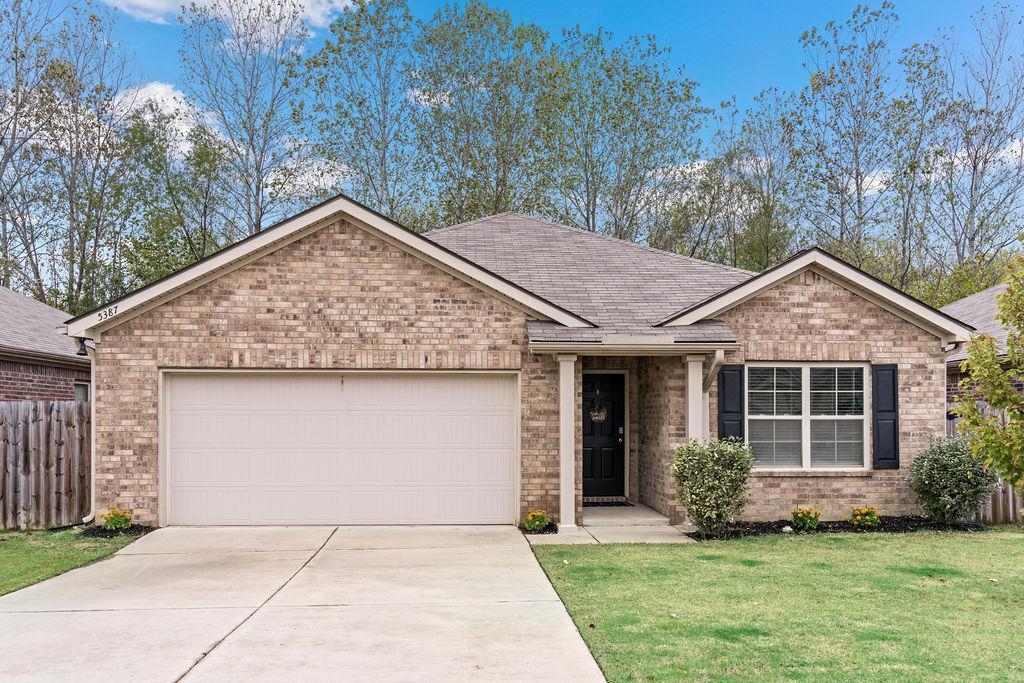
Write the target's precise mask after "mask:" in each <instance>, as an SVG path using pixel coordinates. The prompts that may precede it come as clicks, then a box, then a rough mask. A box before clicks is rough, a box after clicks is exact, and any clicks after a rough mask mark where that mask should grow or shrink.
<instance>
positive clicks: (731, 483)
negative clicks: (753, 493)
mask: <svg viewBox="0 0 1024 683" xmlns="http://www.w3.org/2000/svg"><path fill="white" fill-rule="evenodd" d="M753 466H754V455H753V453H752V452H751V450H750V447H749V446H747V445H746V444H744V443H743V442H741V441H735V440H731V439H729V440H719V439H711V440H709V441H699V440H697V439H693V440H691V441H688V442H687V443H685V444H683V445H682V446H680V447H679V448H677V449H676V454H675V460H674V461H673V463H672V476H673V477H674V478H675V480H676V489H677V495H678V498H679V502H680V503H682V504H683V505H684V506H686V511H687V513H688V515H689V517H690V521H691V522H693V523H694V524H695V525H696V526H697V528H698V529H700V531H701V532H702V533H704V534H705V535H708V536H717V535H718V534H720V533H721V532H722V531H724V530H725V529H726V527H727V526H728V525H729V523H730V522H731V521H732V520H733V518H735V517H736V515H738V514H739V513H740V512H742V511H743V508H744V507H746V505H747V499H748V498H750V491H749V490H748V488H747V480H748V479H750V470H751V468H753Z"/></svg>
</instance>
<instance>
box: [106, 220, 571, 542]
mask: <svg viewBox="0 0 1024 683" xmlns="http://www.w3.org/2000/svg"><path fill="white" fill-rule="evenodd" d="M95 363H96V423H95V424H96V450H97V458H96V488H97V492H96V495H97V507H98V508H99V509H104V508H106V507H107V506H109V505H112V504H118V505H122V506H126V507H129V508H132V509H133V510H134V511H135V513H136V515H137V519H138V521H139V522H141V523H150V524H152V523H155V522H156V521H157V520H158V491H159V488H158V480H157V478H158V463H157V452H158V443H157V415H158V397H159V396H158V395H159V390H158V377H159V369H160V368H250V369H282V368H287V369H315V368H330V369H403V370H405V369H424V370H426V369H434V370H438V369H440V370H447V369H459V370H463V369H487V370H513V371H521V384H522V396H523V400H522V411H521V413H522V421H521V430H520V431H521V440H522V445H521V455H522V467H521V482H522V486H521V504H522V507H523V509H524V510H526V509H533V508H537V507H540V508H544V509H546V510H548V511H549V512H552V513H556V514H557V510H558V412H557V406H558V398H557V397H558V365H557V363H556V362H555V361H554V359H553V358H552V357H550V356H534V355H532V354H530V353H529V352H528V351H527V348H526V317H525V314H524V313H523V312H521V311H520V310H518V309H516V308H513V307H512V306H510V305H508V304H506V303H505V302H503V301H501V300H499V299H497V298H495V297H492V296H490V295H488V294H485V293H483V292H482V291H480V290H479V289H477V288H475V287H473V286H471V285H469V284H466V283H465V282H463V281H462V280H459V279H458V278H455V277H454V276H452V275H449V274H448V273H445V272H444V271H442V270H440V269H438V268H435V267H433V266H431V265H429V264H427V263H426V262H424V261H423V260H421V259H419V258H417V257H415V256H412V255H410V254H408V253H407V252H405V251H403V250H401V249H399V248H397V247H395V246H393V245H391V244H389V243H387V242H385V241H383V240H381V239H379V238H377V237H375V236H373V235H371V234H369V233H368V232H365V231H363V230H361V229H359V228H356V227H354V226H351V225H350V224H348V223H345V222H343V221H340V222H338V223H335V224H333V225H331V226H327V227H325V228H323V229H321V230H319V231H317V232H314V233H312V234H310V235H307V236H305V237H303V238H301V239H299V240H297V241H295V242H293V243H291V244H289V245H286V246H284V247H282V248H281V249H279V250H278V251H276V252H274V253H273V254H270V255H268V256H265V257H263V258H260V259H258V260H256V261H254V262H252V263H250V264H248V265H246V266H243V267H241V268H239V269H237V270H235V271H233V272H231V273H228V274H226V275H224V276H222V277H220V278H218V279H216V280H213V281H211V282H209V283H206V284H204V285H202V286H200V287H198V288H197V289H194V290H192V291H190V292H187V293H185V294H182V295H181V296H179V297H177V298H175V299H172V300H171V301H169V302H166V303H164V304H162V305H160V306H157V307H156V308H153V309H152V310H149V311H147V312H145V313H142V314H141V315H139V316H137V317H135V318H133V319H130V320H128V321H126V322H124V323H122V324H120V325H117V326H115V327H113V328H111V329H109V330H107V331H105V332H104V333H103V337H102V340H101V343H99V344H97V350H96V356H95Z"/></svg>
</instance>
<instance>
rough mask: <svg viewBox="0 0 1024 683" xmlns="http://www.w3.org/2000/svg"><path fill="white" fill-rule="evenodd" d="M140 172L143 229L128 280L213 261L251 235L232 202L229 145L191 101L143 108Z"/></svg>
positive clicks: (129, 256) (134, 126)
mask: <svg viewBox="0 0 1024 683" xmlns="http://www.w3.org/2000/svg"><path fill="white" fill-rule="evenodd" d="M126 135H127V146H128V148H129V150H130V151H131V154H132V157H133V159H134V162H135V168H136V169H137V171H138V172H137V173H136V174H135V179H136V182H137V183H138V184H139V188H138V209H137V210H138V214H139V223H140V226H139V229H138V230H137V231H136V232H135V234H133V235H132V236H131V237H130V239H129V240H128V244H127V249H126V253H125V260H126V267H127V275H128V277H129V279H130V281H131V283H132V284H133V285H136V286H138V285H143V284H147V283H149V282H152V281H153V280H156V279H158V278H160V277H163V276H164V275H167V274H168V273H171V272H173V271H175V270H177V269H179V268H182V267H184V266H186V265H189V264H191V263H194V262H196V261H198V260H199V259H201V258H204V257H206V256H208V255H209V254H211V253H213V252H214V251H216V250H217V249H219V248H221V247H223V246H226V245H228V244H231V243H232V242H234V241H235V240H237V239H238V238H239V237H241V236H242V235H243V234H244V230H243V229H242V228H240V226H238V225H237V224H235V222H234V221H233V220H232V216H231V212H230V211H227V210H226V207H227V205H229V203H230V196H229V191H230V190H229V187H228V186H227V183H226V182H225V179H226V176H228V175H229V170H230V169H229V168H228V163H227V146H226V144H225V143H224V142H223V141H222V140H221V139H220V137H219V136H217V135H216V134H215V133H214V132H213V131H211V130H210V129H209V128H207V127H206V126H205V125H203V124H202V123H201V121H200V117H199V116H198V115H197V112H195V111H194V109H193V108H192V107H191V106H189V103H187V102H179V103H177V104H176V106H175V107H173V108H170V109H168V108H166V107H161V106H159V105H158V104H157V103H155V102H152V101H150V102H146V103H143V104H141V106H139V107H138V108H137V110H136V111H135V112H134V113H133V115H132V118H131V121H130V126H129V128H128V131H127V134H126Z"/></svg>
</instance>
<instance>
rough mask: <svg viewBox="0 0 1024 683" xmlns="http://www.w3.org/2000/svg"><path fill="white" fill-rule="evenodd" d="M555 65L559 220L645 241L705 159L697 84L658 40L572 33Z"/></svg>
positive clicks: (555, 177)
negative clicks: (676, 66) (700, 139)
mask: <svg viewBox="0 0 1024 683" xmlns="http://www.w3.org/2000/svg"><path fill="white" fill-rule="evenodd" d="M555 68H556V69H557V71H556V75H555V77H554V78H553V80H554V82H555V84H556V85H555V87H556V92H557V99H558V101H559V102H560V109H559V120H558V121H557V123H556V125H555V126H554V127H553V129H552V131H553V132H552V134H550V135H549V137H548V142H549V145H550V150H551V155H552V156H553V158H554V160H555V161H554V167H553V169H552V176H553V178H552V180H553V183H554V186H555V188H556V189H555V192H556V196H557V198H558V206H559V213H558V216H559V218H560V219H561V220H564V221H566V222H568V223H570V224H572V225H576V226H578V227H580V228H583V229H585V230H592V231H602V232H607V233H609V234H612V235H615V236H616V237H621V238H624V239H645V238H647V237H648V233H650V232H651V231H652V230H657V229H658V222H659V220H660V219H661V218H663V217H664V211H665V207H666V205H667V204H668V203H670V202H671V201H672V198H673V196H674V195H675V193H676V192H677V191H678V190H679V184H680V182H681V181H683V176H685V175H687V174H688V172H687V171H686V170H685V169H686V168H687V167H688V166H689V165H690V164H691V163H692V162H694V161H695V160H696V157H697V149H698V146H699V144H698V141H697V135H696V132H697V126H698V124H699V114H700V109H699V105H698V102H697V100H696V98H695V97H694V95H693V88H694V83H693V81H691V80H689V79H687V78H685V77H684V76H683V74H682V72H681V71H678V70H676V69H674V68H672V67H671V66H670V65H669V63H668V61H667V51H666V50H663V49H660V48H658V46H657V45H656V44H655V42H654V40H653V38H650V37H648V38H646V39H640V38H630V39H628V40H626V41H625V42H623V43H622V44H618V45H615V44H613V43H612V36H611V34H609V33H607V32H605V31H602V30H598V31H597V32H595V33H584V32H582V31H581V30H580V29H578V28H576V29H572V30H567V31H565V32H564V34H563V37H562V42H561V44H560V45H559V46H558V47H557V51H556V62H555ZM663 227H664V226H663ZM655 239H658V238H657V237H655Z"/></svg>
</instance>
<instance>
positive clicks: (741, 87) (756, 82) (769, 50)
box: [107, 0, 981, 108]
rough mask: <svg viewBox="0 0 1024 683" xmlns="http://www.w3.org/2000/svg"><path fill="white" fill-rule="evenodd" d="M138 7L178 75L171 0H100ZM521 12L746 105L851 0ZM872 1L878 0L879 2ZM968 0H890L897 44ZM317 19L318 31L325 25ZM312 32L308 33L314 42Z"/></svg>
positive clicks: (589, 3) (522, 2) (148, 59)
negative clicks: (636, 41) (608, 35)
mask: <svg viewBox="0 0 1024 683" xmlns="http://www.w3.org/2000/svg"><path fill="white" fill-rule="evenodd" d="M107 2H108V3H109V4H111V5H113V6H115V7H127V8H129V9H130V11H131V12H132V13H133V14H135V15H136V16H138V15H146V16H150V17H162V18H164V20H165V21H166V22H167V23H154V22H153V21H150V20H145V19H139V18H135V17H133V16H132V15H131V14H129V13H126V12H124V11H121V12H119V16H118V20H119V26H118V30H117V37H118V39H119V40H120V41H121V42H122V44H123V45H124V46H125V47H126V48H127V49H128V50H129V52H130V53H131V54H133V55H134V57H135V59H136V63H137V70H138V75H139V77H140V79H141V80H142V81H143V82H149V81H160V82H164V83H170V84H175V85H176V84H178V82H179V80H180V78H179V77H180V73H179V67H178V45H179V40H180V28H179V27H178V25H177V19H176V12H175V11H174V9H173V8H174V7H175V6H176V5H177V4H178V2H176V1H175V0H107ZM313 2H314V4H315V5H316V6H317V7H318V8H319V14H320V16H321V17H322V16H324V15H325V12H326V11H325V10H324V8H325V7H329V6H331V5H334V4H338V3H340V2H342V0H313ZM491 2H492V4H494V5H496V6H500V7H504V8H506V9H507V10H509V12H511V14H512V16H513V18H514V19H515V20H516V21H520V22H534V23H536V24H538V25H540V26H541V27H542V28H544V29H545V30H547V31H549V32H551V33H552V34H557V33H558V32H559V31H561V29H562V28H565V27H569V26H574V25H576V24H579V25H580V26H582V27H583V28H584V29H587V30H592V29H596V28H605V29H607V30H610V31H612V32H613V33H614V34H615V35H617V36H619V37H626V36H628V35H647V34H653V35H655V36H656V37H657V39H658V43H659V44H660V45H662V46H665V47H669V48H671V51H672V52H671V58H672V60H673V61H674V62H676V63H678V64H679V65H682V66H685V67H686V71H687V73H688V75H689V76H690V77H691V78H693V79H695V80H697V82H698V83H699V84H700V88H699V90H698V94H699V95H700V97H701V99H702V100H703V101H704V102H705V103H707V104H717V103H719V102H721V101H723V100H726V99H728V98H730V97H732V96H735V97H736V99H737V103H738V104H739V106H740V107H741V108H743V107H746V106H748V105H749V104H750V103H751V101H752V99H753V97H754V96H755V95H756V94H757V93H758V92H759V91H760V90H762V89H763V88H767V87H769V86H777V87H779V88H782V89H784V90H795V89H797V88H799V87H800V86H801V85H802V83H803V80H804V78H805V71H804V68H803V66H802V63H803V55H802V53H801V50H800V46H799V43H798V40H797V39H798V37H799V36H800V34H801V33H802V32H803V31H804V30H805V29H807V28H810V27H811V26H816V25H817V26H821V25H823V24H824V23H825V22H826V21H828V20H829V19H837V20H841V19H844V18H846V17H847V16H849V15H850V13H851V12H852V10H853V8H854V7H855V6H856V5H857V3H856V2H846V1H838V0H832V1H824V0H777V1H775V2H755V1H754V0H731V1H728V2H722V1H715V0H705V1H703V2H697V1H692V0H685V1H677V2H670V1H668V0H655V1H650V2H630V1H628V0H626V1H622V0H620V1H614V0H491ZM410 4H411V6H412V10H413V13H414V14H415V15H416V17H417V18H424V19H425V18H427V17H429V16H430V15H431V14H432V13H433V12H434V11H435V10H436V9H437V8H438V7H440V6H442V5H443V4H445V3H444V2H443V1H441V0H410ZM876 4H877V3H876ZM980 4H981V3H980V0H979V2H978V3H975V2H972V1H971V0H960V1H956V0H915V1H913V2H910V1H907V0H904V1H903V2H897V4H896V10H897V13H898V14H899V15H900V19H901V22H900V28H899V31H898V32H897V34H896V35H895V37H894V41H893V42H894V47H896V48H900V47H903V46H906V45H910V44H912V43H914V42H916V41H921V40H925V39H928V38H931V37H933V36H934V35H935V34H936V32H937V31H938V30H939V29H941V28H944V27H950V26H953V27H957V32H958V33H960V32H961V31H963V32H968V31H970V16H971V14H972V12H974V11H975V9H976V8H977V7H978V5H980ZM323 33H324V30H323V29H315V34H314V36H316V34H319V35H321V36H322V35H323ZM315 42H316V38H315V37H314V43H315Z"/></svg>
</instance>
